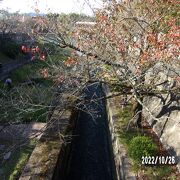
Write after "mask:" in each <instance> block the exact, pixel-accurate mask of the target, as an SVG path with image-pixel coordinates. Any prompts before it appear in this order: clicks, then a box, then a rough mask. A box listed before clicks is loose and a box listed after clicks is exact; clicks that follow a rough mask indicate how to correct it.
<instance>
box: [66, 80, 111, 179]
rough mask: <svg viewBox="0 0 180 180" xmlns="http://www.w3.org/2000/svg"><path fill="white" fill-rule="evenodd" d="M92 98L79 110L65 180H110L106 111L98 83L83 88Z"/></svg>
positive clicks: (88, 97) (89, 97) (88, 96)
mask: <svg viewBox="0 0 180 180" xmlns="http://www.w3.org/2000/svg"><path fill="white" fill-rule="evenodd" d="M84 93H85V95H86V98H87V99H91V100H92V101H91V102H90V103H89V104H87V105H86V106H85V107H81V108H83V111H79V113H78V120H77V126H76V130H75V135H76V136H75V138H74V141H73V145H72V152H71V160H70V171H69V173H68V174H69V176H68V178H67V180H113V175H112V174H113V169H112V167H113V161H112V156H111V153H110V147H109V142H108V134H109V131H108V128H107V115H106V110H105V103H104V100H99V101H98V102H97V101H96V102H95V101H94V100H95V99H96V98H99V97H102V96H103V94H102V90H101V86H100V85H99V83H94V84H92V85H89V86H88V87H87V89H86V90H85V92H84Z"/></svg>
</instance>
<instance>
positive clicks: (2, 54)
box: [0, 52, 12, 64]
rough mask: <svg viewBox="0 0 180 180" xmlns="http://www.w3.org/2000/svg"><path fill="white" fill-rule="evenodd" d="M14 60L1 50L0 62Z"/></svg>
mask: <svg viewBox="0 0 180 180" xmlns="http://www.w3.org/2000/svg"><path fill="white" fill-rule="evenodd" d="M10 61H12V59H11V58H9V57H8V56H6V55H5V54H4V53H2V52H0V63H2V64H5V63H8V62H10Z"/></svg>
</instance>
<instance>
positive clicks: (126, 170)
mask: <svg viewBox="0 0 180 180" xmlns="http://www.w3.org/2000/svg"><path fill="white" fill-rule="evenodd" d="M103 90H104V92H105V95H106V97H109V96H111V95H112V94H111V92H110V89H109V87H108V86H107V85H105V84H104V85H103ZM120 102H121V97H120V96H118V97H117V96H116V97H112V98H106V110H107V115H108V126H109V130H110V139H111V142H112V147H113V154H114V161H115V168H116V174H117V179H118V180H135V179H136V177H135V174H134V173H133V172H132V171H131V161H130V159H129V158H128V156H127V152H126V149H125V147H124V145H123V144H122V143H121V142H120V141H119V138H118V133H117V127H118V122H119V118H120V117H119V115H118V113H119V110H120V108H121V105H120Z"/></svg>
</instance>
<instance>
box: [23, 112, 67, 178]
mask: <svg viewBox="0 0 180 180" xmlns="http://www.w3.org/2000/svg"><path fill="white" fill-rule="evenodd" d="M70 119H71V112H70V111H69V110H67V111H64V112H59V111H58V109H55V110H54V112H53V114H52V117H51V119H50V121H49V123H48V126H47V127H48V128H47V129H46V130H45V132H44V133H43V135H42V136H41V138H40V140H39V142H38V144H37V145H36V147H35V149H34V150H33V152H32V154H31V156H30V158H29V161H28V163H27V164H26V166H25V168H24V170H23V172H22V174H21V177H20V180H36V179H37V180H39V179H42V180H51V179H53V176H54V174H55V169H56V164H57V162H58V159H59V154H60V151H61V149H62V147H63V144H64V138H63V135H65V134H67V131H68V134H69V135H70V133H71V130H70V129H71V128H70V127H69V126H68V125H69V121H70ZM68 128H69V129H68Z"/></svg>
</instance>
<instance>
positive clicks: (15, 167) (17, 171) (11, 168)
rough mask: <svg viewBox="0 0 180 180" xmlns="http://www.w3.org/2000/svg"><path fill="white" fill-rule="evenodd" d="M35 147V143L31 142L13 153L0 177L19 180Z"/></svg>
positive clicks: (3, 167) (3, 166) (4, 165)
mask: <svg viewBox="0 0 180 180" xmlns="http://www.w3.org/2000/svg"><path fill="white" fill-rule="evenodd" d="M34 147H35V141H31V142H30V143H29V144H27V145H26V146H23V147H21V148H18V149H16V150H15V151H13V152H12V154H11V157H10V159H9V160H7V161H5V162H4V163H3V164H2V168H1V170H2V172H1V175H0V176H1V178H2V179H9V180H15V179H18V178H19V176H20V175H21V172H22V170H23V168H24V167H25V165H26V163H27V161H28V159H29V156H30V155H31V153H32V151H33V149H34Z"/></svg>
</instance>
